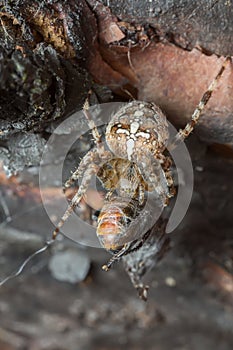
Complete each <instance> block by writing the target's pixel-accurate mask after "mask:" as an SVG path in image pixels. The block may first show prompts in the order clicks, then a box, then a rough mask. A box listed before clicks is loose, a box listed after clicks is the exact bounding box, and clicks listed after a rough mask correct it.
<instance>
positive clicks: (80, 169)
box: [63, 147, 97, 192]
mask: <svg viewBox="0 0 233 350" xmlns="http://www.w3.org/2000/svg"><path fill="white" fill-rule="evenodd" d="M96 156H97V148H96V147H95V148H93V149H92V150H90V151H89V152H88V153H87V154H86V155H85V157H84V158H83V159H82V160H81V162H80V164H79V166H78V168H77V169H76V170H75V171H74V172H73V174H72V175H71V176H70V178H69V179H68V180H67V181H66V182H65V184H64V186H63V192H65V191H66V190H67V189H68V188H70V187H71V186H72V184H73V183H74V182H75V181H77V180H78V179H80V178H81V177H82V176H83V174H84V172H85V170H86V168H87V164H89V163H93V161H94V160H95V159H96Z"/></svg>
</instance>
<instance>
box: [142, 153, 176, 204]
mask: <svg viewBox="0 0 233 350" xmlns="http://www.w3.org/2000/svg"><path fill="white" fill-rule="evenodd" d="M136 164H137V166H138V168H139V170H140V172H141V175H142V177H143V178H144V180H145V182H146V183H147V185H148V190H149V191H150V192H151V191H156V192H157V194H158V196H159V197H160V199H161V200H162V205H163V206H164V207H165V206H167V205H168V202H169V198H170V197H169V191H168V185H167V179H166V175H165V172H164V171H163V168H162V166H161V162H160V160H159V159H155V158H154V157H153V156H152V155H150V154H143V155H140V158H138V159H137V160H136Z"/></svg>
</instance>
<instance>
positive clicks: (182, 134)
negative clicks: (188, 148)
mask: <svg viewBox="0 0 233 350" xmlns="http://www.w3.org/2000/svg"><path fill="white" fill-rule="evenodd" d="M230 62H231V57H227V58H226V59H225V60H224V62H223V64H222V66H221V68H220V70H219V72H218V74H217V75H216V77H215V78H214V79H213V81H212V82H211V84H210V85H209V87H208V89H207V91H206V92H205V93H204V95H203V96H202V98H201V100H200V102H199V103H198V105H197V107H196V109H195V110H194V112H193V115H192V117H191V121H190V122H189V123H187V124H186V126H185V127H184V129H180V130H179V132H178V133H177V135H176V136H175V139H174V141H173V143H172V144H171V146H169V150H172V149H174V148H175V147H176V146H177V144H178V143H180V142H182V141H184V140H185V139H186V138H187V137H188V136H189V135H190V133H191V132H192V131H193V129H194V127H195V126H196V124H197V122H198V120H199V118H200V115H201V112H202V111H203V109H204V108H205V106H206V104H207V103H208V101H209V99H210V98H211V96H212V93H213V91H214V90H215V88H216V86H217V83H218V81H219V80H220V78H221V76H222V74H223V72H224V71H225V69H226V66H227V65H228V63H230Z"/></svg>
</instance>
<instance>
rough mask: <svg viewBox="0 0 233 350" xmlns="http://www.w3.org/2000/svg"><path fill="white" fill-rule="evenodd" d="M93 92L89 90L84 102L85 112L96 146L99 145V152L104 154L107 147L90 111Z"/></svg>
mask: <svg viewBox="0 0 233 350" xmlns="http://www.w3.org/2000/svg"><path fill="white" fill-rule="evenodd" d="M91 94H92V90H89V92H88V96H87V98H86V100H85V102H84V105H83V113H84V115H85V117H86V119H87V123H88V126H89V128H90V129H91V133H92V136H93V138H94V142H95V144H96V147H97V150H98V152H99V154H102V153H104V152H105V148H104V144H103V142H102V140H101V135H100V134H99V131H98V129H97V126H96V125H95V122H94V120H93V119H92V117H91V113H90V102H89V100H90V96H91Z"/></svg>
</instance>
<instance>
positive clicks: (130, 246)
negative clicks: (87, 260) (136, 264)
mask: <svg viewBox="0 0 233 350" xmlns="http://www.w3.org/2000/svg"><path fill="white" fill-rule="evenodd" d="M150 234H151V230H149V231H147V232H146V233H145V234H144V235H143V237H142V238H141V239H140V240H136V241H133V242H129V243H126V244H124V246H123V248H121V250H120V251H119V252H117V253H116V254H114V255H113V256H112V257H111V259H109V261H108V262H107V264H105V265H103V266H102V269H103V270H104V271H108V270H109V269H110V268H111V266H112V264H113V263H114V262H116V261H118V260H119V259H120V258H122V256H125V255H127V254H130V253H132V252H135V251H136V250H138V249H139V248H141V247H142V246H143V244H144V243H145V241H146V240H147V239H148V238H149V237H150Z"/></svg>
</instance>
